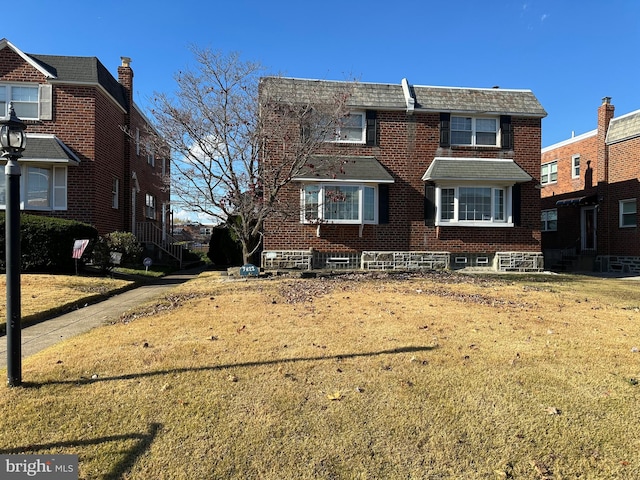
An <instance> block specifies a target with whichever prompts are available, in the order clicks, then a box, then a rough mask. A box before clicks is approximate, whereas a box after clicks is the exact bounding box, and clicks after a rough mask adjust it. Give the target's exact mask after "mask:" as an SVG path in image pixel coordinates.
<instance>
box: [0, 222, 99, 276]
mask: <svg viewBox="0 0 640 480" xmlns="http://www.w3.org/2000/svg"><path fill="white" fill-rule="evenodd" d="M97 238H98V231H97V230H96V229H95V228H94V227H92V226H91V225H87V224H86V223H81V222H76V221H73V220H63V219H60V218H50V217H41V216H38V215H28V214H21V216H20V253H21V267H22V270H23V271H25V272H72V271H74V269H75V265H76V262H75V260H74V259H73V257H72V254H73V244H74V242H75V240H81V239H86V240H89V241H90V245H91V244H93V243H94V242H95V240H96V239H97ZM5 248H6V240H5V215H4V212H2V213H0V269H1V270H2V271H4V270H5V268H6V262H5V258H6V253H5ZM89 251H90V247H89V248H88V249H87V253H88V252H89Z"/></svg>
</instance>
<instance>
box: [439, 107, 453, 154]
mask: <svg viewBox="0 0 640 480" xmlns="http://www.w3.org/2000/svg"><path fill="white" fill-rule="evenodd" d="M440 146H441V147H449V146H451V114H450V113H444V112H443V113H441V114H440Z"/></svg>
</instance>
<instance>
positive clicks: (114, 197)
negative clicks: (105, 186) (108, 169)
mask: <svg viewBox="0 0 640 480" xmlns="http://www.w3.org/2000/svg"><path fill="white" fill-rule="evenodd" d="M119 197H120V179H119V178H117V177H113V181H112V183H111V208H113V209H114V210H118V209H119V208H120V205H119Z"/></svg>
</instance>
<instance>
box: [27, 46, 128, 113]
mask: <svg viewBox="0 0 640 480" xmlns="http://www.w3.org/2000/svg"><path fill="white" fill-rule="evenodd" d="M27 55H28V56H29V57H30V58H31V59H33V61H35V62H37V63H38V64H39V65H40V66H42V67H43V68H44V69H46V70H47V71H49V72H51V73H52V74H53V75H55V77H56V78H55V80H53V82H61V83H79V84H87V85H101V86H102V87H103V88H104V89H105V90H106V91H107V92H108V93H109V94H110V95H111V96H112V97H113V98H114V99H115V100H116V101H117V102H118V103H119V104H120V105H121V106H122V107H123V108H124V109H126V110H128V109H129V106H128V105H127V100H126V98H127V97H126V95H125V93H124V89H123V87H122V85H120V83H118V81H117V80H116V79H115V78H114V77H113V75H111V73H109V71H108V70H107V69H106V68H105V66H104V65H103V64H102V63H101V62H100V60H98V59H97V58H96V57H67V56H59V55H34V54H30V53H29V54H27Z"/></svg>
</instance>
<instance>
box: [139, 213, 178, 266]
mask: <svg viewBox="0 0 640 480" xmlns="http://www.w3.org/2000/svg"><path fill="white" fill-rule="evenodd" d="M136 237H137V239H138V241H139V242H140V243H151V244H153V245H155V246H156V247H158V248H159V249H160V250H162V251H163V252H165V253H167V254H169V255H170V256H172V257H173V258H175V259H176V260H177V261H178V265H179V266H180V268H182V250H183V249H182V245H181V244H180V243H178V240H177V239H176V238H175V237H172V236H171V235H169V234H168V233H167V232H165V231H163V230H162V229H161V228H158V227H157V226H156V225H155V224H153V223H150V222H140V223H136Z"/></svg>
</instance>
